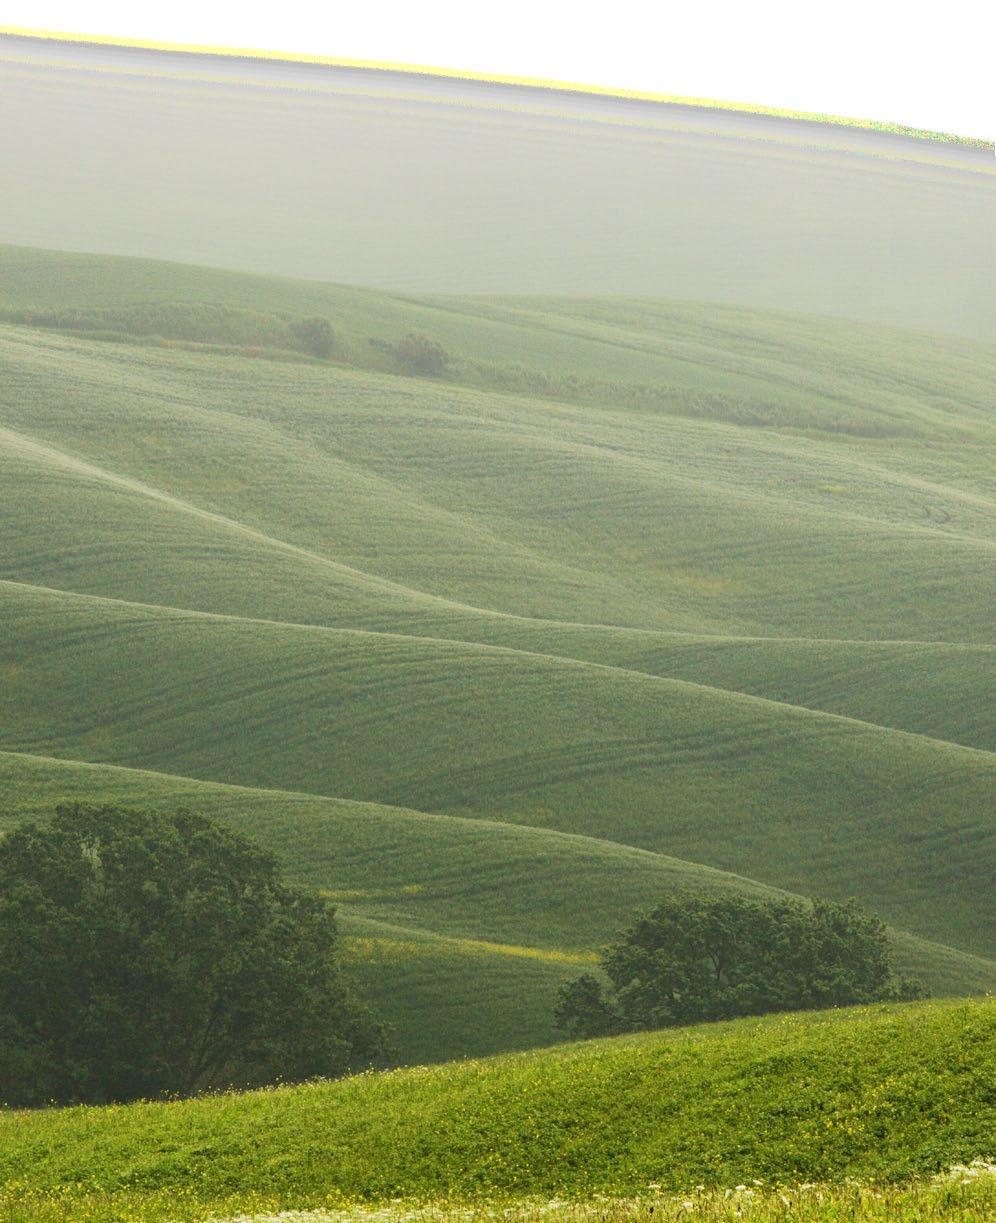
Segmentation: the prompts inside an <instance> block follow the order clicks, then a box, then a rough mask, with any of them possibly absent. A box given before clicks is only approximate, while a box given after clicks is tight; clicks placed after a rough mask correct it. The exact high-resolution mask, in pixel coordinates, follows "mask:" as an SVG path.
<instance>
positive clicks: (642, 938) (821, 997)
mask: <svg viewBox="0 0 996 1223" xmlns="http://www.w3.org/2000/svg"><path fill="white" fill-rule="evenodd" d="M601 967H602V969H603V971H604V973H605V976H606V977H607V978H608V983H609V988H608V989H607V990H606V989H605V988H604V987H603V985H602V983H601V982H600V981H599V980H598V979H597V978H596V977H594V976H592V975H591V974H586V975H585V976H583V977H581V978H579V979H578V980H577V981H574V982H571V983H570V984H569V985H566V986H564V987H563V988H562V989H561V991H560V994H559V997H558V1002H557V1009H556V1013H555V1018H556V1021H557V1023H558V1024H559V1025H560V1026H561V1027H562V1028H564V1029H565V1030H567V1031H568V1032H570V1033H571V1034H572V1035H574V1036H580V1037H584V1036H604V1035H608V1034H611V1033H613V1032H632V1031H640V1030H647V1029H652V1028H664V1027H670V1026H672V1025H676V1024H690V1023H700V1022H703V1021H706V1020H716V1019H731V1018H734V1017H736V1016H740V1015H763V1014H766V1013H767V1012H770V1011H793V1010H811V1009H819V1008H822V1007H832V1006H848V1005H852V1004H855V1003H866V1002H877V1001H882V1000H889V999H899V998H912V997H919V996H922V990H921V989H920V987H919V986H918V985H916V984H915V983H914V982H910V981H901V980H898V979H897V978H896V977H895V975H894V973H893V969H892V963H891V960H890V956H889V948H888V942H887V937H886V931H885V926H884V925H883V924H882V922H881V921H880V920H879V919H878V918H877V917H875V916H874V915H872V914H870V913H866V912H864V911H863V910H862V909H860V908H859V907H858V906H857V905H856V904H854V903H853V902H849V903H847V904H835V903H833V902H832V901H826V900H818V901H815V902H814V903H813V904H811V905H807V904H803V903H796V902H792V901H787V900H774V899H772V900H757V899H752V898H750V897H747V896H737V895H727V896H713V895H705V894H695V893H692V894H688V893H675V894H673V895H671V896H669V897H668V898H667V899H666V900H664V901H663V902H662V903H661V904H659V905H658V906H657V908H655V909H654V910H653V911H652V912H650V913H646V914H643V915H641V916H639V917H638V918H637V919H636V921H635V922H634V923H633V924H632V925H631V926H630V928H629V929H628V930H626V931H625V932H624V933H623V934H622V936H621V937H620V938H619V940H618V941H617V942H615V943H613V944H612V945H611V946H610V947H608V948H607V949H606V950H605V952H604V954H603V956H602V959H601Z"/></svg>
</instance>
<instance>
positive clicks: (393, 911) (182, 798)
mask: <svg viewBox="0 0 996 1223" xmlns="http://www.w3.org/2000/svg"><path fill="white" fill-rule="evenodd" d="M67 797H69V798H76V799H80V800H86V801H90V802H110V803H126V804H132V805H144V806H152V807H157V808H161V809H171V808H176V807H180V806H186V807H191V808H195V809H197V810H199V811H203V812H206V813H208V814H210V815H213V816H215V817H217V818H219V819H223V820H226V821H229V822H231V823H233V824H234V825H236V826H237V827H239V828H241V829H242V830H243V831H245V832H248V833H249V834H250V835H252V836H254V837H255V838H257V839H258V840H259V841H260V842H261V843H263V844H264V845H266V846H268V847H269V848H271V849H273V850H274V851H275V852H277V853H279V854H280V856H281V858H282V859H283V860H284V861H285V862H286V864H287V868H288V872H289V874H290V876H291V877H292V878H293V879H295V880H297V881H299V882H302V883H306V884H309V885H311V886H313V887H317V888H320V889H322V890H323V891H324V892H326V893H327V894H329V895H330V896H331V897H332V898H333V899H334V900H335V902H336V904H337V906H338V909H339V917H340V925H341V928H342V932H343V935H344V949H345V953H346V958H347V962H348V967H349V972H350V975H351V976H352V978H353V980H354V981H355V982H356V983H357V985H358V987H359V988H360V990H361V991H362V992H363V994H364V995H365V996H366V997H367V998H368V999H369V1000H370V1002H371V1003H372V1004H373V1005H374V1006H375V1007H376V1008H377V1011H378V1013H379V1014H381V1015H382V1016H383V1017H384V1018H385V1019H386V1020H387V1021H388V1023H389V1024H390V1025H391V1026H392V1028H393V1044H394V1046H395V1051H396V1055H397V1057H398V1058H399V1059H400V1060H401V1061H402V1062H405V1063H413V1062H414V1063H417V1062H427V1061H439V1060H442V1059H445V1058H447V1057H457V1056H479V1055H481V1054H484V1053H488V1052H494V1051H500V1050H506V1049H509V1050H512V1049H524V1048H528V1047H532V1046H539V1045H547V1044H551V1043H553V1042H555V1041H556V1040H557V1039H559V1034H558V1032H557V1030H556V1028H555V1027H554V1024H553V1008H554V1001H555V995H556V992H557V990H558V988H559V987H560V986H561V985H562V984H563V983H564V982H566V981H568V980H572V979H573V978H574V977H576V976H577V975H578V974H579V973H581V972H583V971H588V970H590V969H591V967H592V961H593V959H594V957H595V956H596V954H597V952H598V950H599V949H600V948H601V947H602V946H603V945H604V944H605V943H606V942H608V941H609V940H610V939H612V938H613V937H614V936H615V934H616V933H617V932H618V931H619V929H621V928H622V927H623V926H624V925H625V924H626V923H627V921H628V919H629V916H630V915H631V914H632V913H633V912H634V911H635V910H638V909H645V908H649V907H651V906H652V905H653V904H654V903H655V902H656V901H657V899H658V898H659V897H660V896H661V895H662V894H664V893H666V892H667V891H669V890H671V889H674V888H696V889H706V890H712V891H722V890H729V889H733V890H736V891H747V892H750V893H753V894H765V893H767V894H769V895H770V894H771V892H770V889H766V888H764V887H762V886H761V885H760V884H757V883H755V882H754V881H752V880H749V879H744V878H743V877H741V876H736V875H728V874H724V873H722V872H720V871H715V870H710V869H709V868H707V867H703V866H700V865H697V864H695V863H691V862H684V861H681V860H679V859H675V858H669V857H666V856H664V855H662V854H656V853H648V852H646V851H644V850H637V849H631V848H628V847H625V846H621V845H616V844H612V843H610V842H606V841H598V840H594V839H592V838H588V837H579V836H575V835H570V834H564V833H558V832H552V831H548V830H545V829H540V828H530V827H522V826H517V825H509V824H500V823H494V822H492V821H490V820H483V819H474V820H468V819H461V818H459V817H451V816H439V815H428V814H424V813H421V812H416V811H410V810H402V809H399V808H391V807H385V806H380V805H376V804H371V803H354V802H348V801H344V800H341V799H328V798H319V797H316V796H313V795H307V794H288V793H280V792H278V791H260V790H249V789H245V788H240V787H235V786H225V785H218V784H215V783H210V782H200V781H193V780H191V779H189V778H184V777H174V776H168V775H166V774H159V773H151V772H143V771H138V770H133V769H122V768H115V767H110V766H105V765H89V764H76V763H73V762H69V761H60V760H54V759H51V758H46V757H37V756H23V755H15V754H10V753H0V827H2V826H4V825H9V823H10V821H11V820H14V819H20V818H23V817H24V816H25V815H26V814H31V815H33V816H35V817H36V818H44V817H45V816H46V815H47V814H48V813H49V812H50V811H51V810H52V808H53V807H54V805H55V804H56V803H57V802H59V801H61V800H63V799H65V798H67ZM891 939H892V948H893V955H894V957H895V959H896V963H897V965H898V966H899V968H900V970H901V971H902V972H904V973H909V974H912V975H914V976H916V977H917V978H918V979H920V980H921V981H923V982H924V984H925V985H926V986H927V987H928V988H929V989H930V990H931V992H932V993H934V994H936V995H955V994H968V993H985V992H992V991H993V990H996V964H994V963H993V962H992V960H988V959H984V958H982V957H979V956H973V955H969V954H966V953H964V952H958V951H954V950H953V949H952V948H950V947H946V946H941V945H938V944H936V943H931V942H928V941H926V940H924V939H922V938H917V937H915V936H913V935H910V934H906V933H902V932H900V931H892V932H891Z"/></svg>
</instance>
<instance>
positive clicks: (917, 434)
mask: <svg viewBox="0 0 996 1223" xmlns="http://www.w3.org/2000/svg"><path fill="white" fill-rule="evenodd" d="M316 315H317V316H320V317H323V318H326V319H328V321H329V323H330V324H331V327H332V331H333V335H334V350H333V353H332V358H331V359H330V360H318V359H313V358H311V357H309V356H307V355H306V354H305V353H303V352H302V351H300V350H292V349H291V348H288V347H286V345H287V344H288V343H290V342H291V341H289V340H287V336H293V335H295V334H297V333H296V332H295V330H294V328H295V326H296V325H297V324H298V323H300V322H301V321H302V320H305V319H307V318H309V317H313V316H316ZM0 317H2V319H3V320H5V321H3V322H2V323H0V625H2V629H0V753H3V754H2V755H0V761H2V764H0V775H2V777H3V780H4V790H3V791H2V792H0V812H2V814H3V817H4V819H6V820H10V819H14V818H18V817H19V816H21V815H23V814H27V813H31V814H37V813H39V812H43V811H44V810H46V809H48V807H50V806H51V804H52V802H54V801H56V800H57V799H61V798H71V797H73V796H89V797H93V798H99V799H105V798H106V799H108V800H115V801H117V800H122V801H142V802H148V801H152V802H155V803H156V804H158V805H166V806H168V805H172V804H175V803H176V802H181V801H182V802H187V803H189V804H190V805H198V806H204V807H205V809H209V810H212V811H215V812H217V813H219V814H222V815H224V816H225V817H226V818H231V819H235V820H238V821H239V822H241V823H242V824H243V825H244V826H245V827H246V828H248V829H249V830H250V831H253V832H254V833H256V834H257V835H259V836H261V837H262V838H263V839H264V840H265V841H266V843H267V844H269V845H271V846H272V847H273V848H275V849H277V850H279V851H280V852H281V853H282V854H283V855H284V856H285V857H286V859H287V861H288V866H289V869H290V870H291V872H292V873H293V874H294V876H295V877H296V878H299V879H301V880H304V881H307V882H310V883H314V884H316V885H318V886H321V887H324V888H326V889H328V890H330V891H332V892H333V893H334V894H335V895H336V897H337V900H338V903H339V905H340V910H341V913H342V915H343V921H344V927H345V929H346V930H347V933H348V935H349V938H350V946H351V948H352V952H351V954H352V956H353V960H354V966H355V968H356V971H357V972H358V973H359V974H360V976H361V977H362V979H363V983H364V988H365V989H366V990H367V991H368V992H369V993H371V995H372V996H376V997H377V998H378V1000H379V1001H382V1002H383V1005H384V1007H385V1008H386V1011H387V1013H388V1015H389V1018H390V1019H391V1021H392V1023H393V1024H394V1025H395V1027H396V1028H397V1029H398V1031H399V1034H400V1035H399V1046H400V1048H401V1049H402V1050H403V1053H404V1056H405V1057H406V1059H408V1060H426V1059H429V1058H437V1057H442V1056H446V1055H447V1054H454V1053H475V1054H476V1053H485V1052H488V1051H491V1050H498V1049H512V1048H521V1047H524V1046H525V1045H528V1044H531V1043H534V1044H539V1043H547V1042H549V1041H550V1040H552V1039H553V1038H554V1034H553V1031H552V1029H551V1026H550V999H551V998H552V996H553V994H554V992H555V990H556V988H557V985H558V984H559V983H560V982H562V981H563V980H565V979H567V978H568V977H569V976H570V975H573V974H574V973H575V972H576V971H577V970H578V964H579V962H580V963H584V962H586V961H587V959H589V958H590V957H591V955H592V953H593V951H594V950H595V949H597V947H598V946H599V945H600V944H601V943H602V942H604V941H605V940H606V939H607V938H609V937H611V935H612V934H613V933H614V932H615V931H616V930H617V929H618V928H619V927H620V926H621V925H623V924H625V922H626V920H627V918H628V917H629V915H630V914H631V912H632V911H633V909H634V908H636V907H641V906H645V905H648V904H650V903H652V902H653V899H654V897H655V896H656V895H659V894H660V891H661V890H662V889H665V888H668V887H673V886H685V885H688V884H695V885H701V886H723V887H726V886H734V887H744V888H757V887H766V886H767V887H774V888H781V889H785V890H787V891H790V892H794V893H800V894H803V895H812V894H822V895H830V896H833V897H837V898H843V897H846V896H850V895H854V896H857V897H858V898H859V899H860V900H861V901H862V902H863V903H865V904H867V905H868V906H870V907H872V908H874V909H875V910H877V911H878V912H880V913H881V914H882V915H883V917H885V918H886V920H887V921H889V922H890V923H891V924H892V925H893V926H894V927H895V928H896V931H897V933H896V935H895V937H896V939H897V940H898V941H897V947H899V948H900V949H901V951H900V958H901V959H902V961H903V964H904V966H910V967H912V968H914V969H915V970H916V971H917V972H918V973H919V974H920V975H922V976H923V977H924V978H925V979H927V980H928V981H929V982H930V983H931V985H932V987H933V988H934V989H935V991H937V992H944V993H947V992H968V991H979V990H984V989H986V988H991V986H992V982H993V972H994V969H993V966H992V960H991V959H986V958H985V957H987V956H992V955H993V948H994V945H996V943H994V939H993V931H992V926H991V919H992V912H991V905H990V904H989V902H988V881H989V879H990V877H991V864H992V860H993V839H994V837H993V829H994V821H993V810H994V794H996V754H994V749H996V715H994V706H993V702H992V692H993V691H994V688H996V684H994V680H996V665H994V664H996V647H994V645H993V642H992V613H991V608H992V606H994V605H996V581H994V576H996V566H994V565H993V563H992V562H993V552H994V533H993V518H994V515H993V510H994V506H996V481H994V479H993V471H994V467H993V462H992V460H993V453H994V444H996V421H994V418H993V412H992V400H991V388H992V386H993V385H994V383H996V349H994V348H993V347H992V346H991V345H984V344H974V345H973V344H969V343H967V342H964V341H960V340H953V339H939V338H936V337H929V336H926V335H915V334H912V333H910V334H907V333H903V332H900V331H896V330H891V329H888V328H875V327H870V326H857V325H854V324H848V323H844V322H829V321H828V320H826V319H815V318H805V317H799V316H790V315H784V314H775V313H770V312H762V311H751V310H745V309H735V308H732V307H715V306H703V305H700V304H694V303H653V302H647V303H641V302H635V301H628V300H627V301H623V300H613V301H609V300H595V299H571V300H568V299H551V298H537V299H531V300H525V299H515V300H513V299H497V298H493V299H483V298H466V299H458V298H438V297H437V298H412V297H402V296H398V295H388V294H380V293H375V292H372V291H367V290H358V289H352V288H343V287H338V286H327V285H321V284H316V283H304V282H294V281H287V280H278V279H276V278H267V277H252V276H241V275H237V274H234V273H226V272H216V271H211V270H205V269H197V268H188V267H181V266H177V265H169V264H156V263H149V262H143V261H140V260H128V259H111V258H107V259H105V258H95V257H87V256H78V255H65V254H54V253H45V252H34V251H27V250H24V249H19V248H9V247H8V248H2V249H0ZM157 328H159V330H160V331H161V332H163V333H164V334H159V333H157V330H156V329H157ZM410 332H417V333H421V334H424V335H426V336H428V337H429V338H430V339H432V340H433V341H436V342H438V343H440V344H441V345H443V347H444V348H445V350H446V353H447V354H448V362H447V365H446V369H445V371H444V372H443V374H442V375H441V376H440V377H431V378H430V377H421V376H414V374H413V372H412V371H411V370H410V369H408V368H406V367H405V364H404V362H403V361H402V360H400V359H399V357H398V356H397V351H396V350H395V349H393V348H392V345H394V344H396V343H397V341H398V340H399V339H400V338H401V337H403V336H404V335H406V334H407V333H410ZM255 341H258V343H257V342H255ZM91 765H100V766H102V767H100V768H92V767H90V766H91ZM110 766H119V767H110ZM208 783H217V784H208ZM723 872H728V873H726V874H724V873H723ZM939 944H942V945H939ZM952 948H957V950H952ZM500 1000H508V1001H507V1003H506V1002H504V1001H501V1002H500V1005H498V1003H499V1001H500ZM489 1005H490V1007H491V1011H492V1016H491V1017H490V1018H489V1011H488V1008H489ZM495 1011H498V1012H499V1013H500V1019H497V1020H496V1019H495V1018H494V1016H493V1013H494V1012H495Z"/></svg>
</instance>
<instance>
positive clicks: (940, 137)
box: [0, 26, 996, 156]
mask: <svg viewBox="0 0 996 1223" xmlns="http://www.w3.org/2000/svg"><path fill="white" fill-rule="evenodd" d="M3 36H9V37H13V38H24V39H34V40H35V41H38V42H60V43H69V44H73V45H78V46H106V47H120V48H125V49H128V48H131V49H133V50H144V51H161V52H173V53H179V54H184V55H191V56H204V57H212V56H214V57H224V58H227V59H246V60H262V61H267V62H283V63H296V64H313V65H315V66H316V67H327V68H352V69H360V70H363V71H371V72H387V73H394V74H396V75H409V76H412V75H414V76H428V77H438V78H441V79H445V80H453V81H474V82H479V83H482V84H492V85H512V86H519V87H522V88H529V89H542V90H547V91H548V92H551V93H553V92H558V91H559V92H561V93H573V94H579V95H585V94H587V95H589V96H596V97H607V98H619V99H623V100H629V101H640V102H657V103H660V104H662V105H668V106H684V107H697V108H699V109H705V110H715V111H720V112H731V113H739V114H748V115H760V116H763V117H768V118H777V119H794V120H797V121H801V122H806V123H821V124H824V125H826V126H829V127H842V128H852V129H861V130H866V131H879V132H884V133H890V134H892V135H898V136H906V137H909V138H911V139H917V140H926V141H932V142H934V143H941V144H954V145H960V146H962V147H969V148H976V149H980V150H984V151H986V152H989V153H992V154H993V155H994V156H996V142H994V141H993V140H986V139H985V138H984V137H977V136H962V135H958V134H956V133H954V132H944V131H938V130H934V129H932V128H923V127H914V126H911V125H908V124H903V123H895V122H891V121H886V120H878V119H861V118H856V117H852V116H847V115H836V114H824V113H821V112H817V111H804V110H794V109H792V108H789V107H778V106H765V105H762V104H759V103H752V102H731V101H727V100H724V99H718V98H704V97H692V96H686V95H679V94H664V93H654V92H652V91H648V90H638V89H623V88H617V87H615V86H611V85H593V84H586V83H583V82H577V81H562V80H556V79H554V78H544V77H527V76H516V75H510V74H503V73H494V72H478V71H472V70H463V69H458V68H444V67H439V66H438V65H433V64H411V63H401V62H396V61H389V60H365V59H349V58H340V57H336V56H330V55H312V54H308V53H306V52H297V51H269V50H266V49H264V48H259V47H229V46H220V45H213V44H201V43H176V42H166V41H161V40H157V39H146V38H124V37H121V36H118V35H115V34H85V33H80V32H76V31H72V32H70V31H57V30H36V29H29V28H27V27H22V26H0V37H3Z"/></svg>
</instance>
